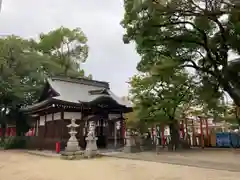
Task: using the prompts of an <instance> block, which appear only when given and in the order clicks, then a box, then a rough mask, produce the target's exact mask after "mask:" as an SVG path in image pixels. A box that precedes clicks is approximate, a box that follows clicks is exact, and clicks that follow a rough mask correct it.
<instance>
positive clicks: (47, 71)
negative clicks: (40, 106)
mask: <svg viewBox="0 0 240 180" xmlns="http://www.w3.org/2000/svg"><path fill="white" fill-rule="evenodd" d="M59 39H64V41H63V42H62V41H60V40H59ZM64 43H65V44H64ZM0 47H1V48H0V124H1V127H2V128H3V131H5V127H6V123H7V119H8V117H15V119H21V118H20V116H21V117H24V116H23V115H21V114H19V113H18V110H19V108H20V107H21V106H22V105H27V104H32V103H34V102H36V101H37V100H38V98H39V96H40V92H41V90H42V86H43V84H44V79H45V78H46V77H49V76H56V75H65V76H71V77H84V71H83V70H81V69H80V62H84V61H85V58H86V57H87V49H88V47H87V45H86V37H85V36H84V34H83V33H82V31H80V30H79V29H74V30H69V29H67V28H63V27H61V28H60V29H58V30H55V31H52V32H50V33H48V34H47V35H41V40H40V42H37V41H34V40H33V39H23V38H21V37H17V36H7V37H3V38H1V39H0ZM65 48H67V50H66V49H65ZM58 51H59V52H60V53H61V54H59V53H58ZM87 78H90V79H91V78H92V76H91V75H89V76H88V77H87ZM18 115H19V118H17V116H18ZM17 124H18V125H19V123H17ZM23 129H24V128H23ZM3 134H5V133H3ZM19 134H21V133H19ZM3 139H4V137H3Z"/></svg>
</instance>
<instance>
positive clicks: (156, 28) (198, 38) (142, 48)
mask: <svg viewBox="0 0 240 180" xmlns="http://www.w3.org/2000/svg"><path fill="white" fill-rule="evenodd" d="M124 7H125V15H124V19H123V21H122V25H123V27H124V28H125V29H126V34H125V35H124V38H123V39H124V42H125V43H129V42H130V41H134V42H135V43H136V45H137V52H138V53H139V54H140V55H141V61H140V62H139V63H138V66H137V69H138V70H139V71H141V72H147V71H149V68H151V67H152V66H154V64H155V63H156V61H157V60H158V58H157V57H160V56H166V57H169V59H175V62H174V63H172V62H169V63H168V65H169V67H170V66H171V67H172V68H173V69H174V68H176V67H178V68H191V69H192V68H193V69H194V70H195V72H196V75H197V76H198V79H199V80H201V82H200V83H199V84H200V85H202V87H203V88H207V89H211V91H212V92H215V93H214V95H216V97H214V99H218V97H219V95H220V94H222V93H221V92H219V91H222V90H224V91H226V92H227V93H228V94H229V95H230V97H231V98H232V99H233V100H234V102H235V104H237V105H238V106H239V105H240V93H239V89H240V88H239V80H236V79H238V74H236V72H234V73H231V69H230V65H229V64H230V63H229V62H228V60H229V52H234V53H236V54H238V55H239V54H240V48H239V47H240V46H239V40H240V21H239V18H240V4H239V2H238V1H235V0H211V1H210V0H145V1H140V0H125V1H124ZM237 72H238V71H237ZM234 75H235V76H234Z"/></svg>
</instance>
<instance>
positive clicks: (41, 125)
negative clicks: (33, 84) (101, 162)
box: [21, 77, 132, 150]
mask: <svg viewBox="0 0 240 180" xmlns="http://www.w3.org/2000/svg"><path fill="white" fill-rule="evenodd" d="M21 110H22V112H24V113H26V114H28V115H29V116H31V117H32V118H31V122H30V123H31V125H32V127H33V128H34V129H35V134H34V137H31V147H30V148H39V149H49V150H50V149H55V143H56V142H61V147H62V148H64V147H65V146H66V142H67V140H68V139H69V137H70V135H69V134H68V131H69V129H68V128H67V125H68V124H70V120H71V119H76V124H78V125H80V126H79V127H78V128H77V132H78V133H77V135H76V137H77V139H78V141H79V145H80V146H81V147H82V148H85V146H86V142H85V137H86V135H87V133H88V126H89V123H90V122H92V121H93V122H95V124H96V129H95V130H96V132H95V134H96V136H97V137H98V140H97V146H98V148H107V147H119V146H123V144H124V135H125V125H124V124H125V123H124V118H123V113H127V112H131V111H132V106H131V104H130V103H129V102H126V100H123V99H121V98H119V97H117V96H116V95H115V94H114V93H113V92H112V91H111V89H110V86H109V83H107V82H103V81H95V80H89V79H84V78H66V77H53V78H49V79H47V80H46V83H45V86H44V88H43V91H42V94H41V96H40V98H39V101H38V103H36V104H33V105H31V106H27V107H24V108H22V109H21Z"/></svg>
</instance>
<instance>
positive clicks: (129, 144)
mask: <svg viewBox="0 0 240 180" xmlns="http://www.w3.org/2000/svg"><path fill="white" fill-rule="evenodd" d="M125 138H126V144H125V146H124V149H123V151H124V152H126V153H133V152H139V151H140V149H139V148H138V147H137V146H136V142H135V139H134V136H133V134H132V133H131V131H130V130H129V129H128V130H127V133H126V137H125Z"/></svg>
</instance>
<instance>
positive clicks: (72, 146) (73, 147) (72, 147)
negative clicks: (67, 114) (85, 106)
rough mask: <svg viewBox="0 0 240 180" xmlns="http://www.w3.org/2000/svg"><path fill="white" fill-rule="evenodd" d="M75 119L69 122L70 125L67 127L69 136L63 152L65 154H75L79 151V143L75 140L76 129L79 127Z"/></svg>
mask: <svg viewBox="0 0 240 180" xmlns="http://www.w3.org/2000/svg"><path fill="white" fill-rule="evenodd" d="M75 122H76V120H75V119H72V120H71V124H69V125H67V127H68V128H69V129H70V131H69V134H70V138H69V140H68V142H67V147H66V149H65V151H67V152H76V151H80V147H79V143H78V140H77V138H76V134H77V131H76V128H77V127H79V125H77V124H76V123H75Z"/></svg>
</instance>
